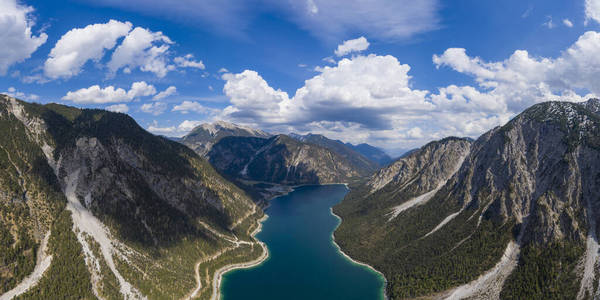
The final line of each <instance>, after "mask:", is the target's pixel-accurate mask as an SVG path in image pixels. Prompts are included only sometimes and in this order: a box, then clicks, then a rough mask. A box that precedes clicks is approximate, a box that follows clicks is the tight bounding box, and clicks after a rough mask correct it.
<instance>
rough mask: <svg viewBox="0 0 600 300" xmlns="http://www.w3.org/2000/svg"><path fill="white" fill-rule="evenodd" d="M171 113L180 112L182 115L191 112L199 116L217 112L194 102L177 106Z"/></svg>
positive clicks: (184, 102)
mask: <svg viewBox="0 0 600 300" xmlns="http://www.w3.org/2000/svg"><path fill="white" fill-rule="evenodd" d="M171 111H176V112H180V113H182V114H187V113H189V112H195V113H199V114H209V113H214V112H215V110H214V109H211V108H208V107H205V106H204V105H202V104H200V103H199V102H194V101H183V102H181V104H178V105H175V106H174V107H173V109H172V110H171Z"/></svg>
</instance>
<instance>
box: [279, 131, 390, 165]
mask: <svg viewBox="0 0 600 300" xmlns="http://www.w3.org/2000/svg"><path fill="white" fill-rule="evenodd" d="M290 137H292V138H294V139H296V140H298V141H301V142H305V143H311V144H315V145H319V146H321V147H324V148H327V149H329V150H331V151H333V152H335V153H337V154H339V155H341V156H342V157H344V158H346V159H347V160H348V161H350V162H351V163H352V164H353V165H355V166H357V167H358V168H361V169H365V170H370V171H372V172H374V171H375V170H377V169H378V168H379V167H380V164H379V162H378V161H375V160H372V159H370V158H369V157H367V156H365V155H363V154H362V153H360V152H359V151H357V150H356V149H355V148H354V146H353V145H352V144H344V143H343V142H341V141H338V140H332V139H329V138H327V137H325V136H323V135H320V134H306V135H298V134H294V133H292V134H290ZM364 145H366V144H364ZM368 147H370V146H368V145H367V147H362V148H363V149H367V148H368ZM373 148H374V147H373ZM374 149H377V148H374Z"/></svg>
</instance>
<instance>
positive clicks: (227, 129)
mask: <svg viewBox="0 0 600 300" xmlns="http://www.w3.org/2000/svg"><path fill="white" fill-rule="evenodd" d="M228 136H243V137H259V138H268V137H271V134H269V133H267V132H264V131H262V130H259V129H254V128H250V127H247V126H242V125H238V124H233V123H229V122H225V121H215V122H213V123H204V124H201V125H199V126H197V127H196V128H194V129H192V131H190V132H189V133H188V134H186V135H185V136H184V137H183V138H182V139H181V142H182V143H183V144H184V145H186V146H188V147H190V148H191V149H192V150H194V151H196V152H197V153H198V154H200V155H206V153H208V151H210V149H211V148H212V146H213V145H214V144H216V143H217V142H218V141H220V140H221V139H222V138H224V137H228Z"/></svg>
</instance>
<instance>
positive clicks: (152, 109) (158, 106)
mask: <svg viewBox="0 0 600 300" xmlns="http://www.w3.org/2000/svg"><path fill="white" fill-rule="evenodd" d="M140 109H141V110H142V111H143V112H145V113H148V114H153V115H155V116H158V115H160V114H162V113H164V112H165V110H167V104H166V103H164V102H153V103H146V104H143V105H142V106H141V107H140Z"/></svg>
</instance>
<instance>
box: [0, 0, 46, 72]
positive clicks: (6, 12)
mask: <svg viewBox="0 0 600 300" xmlns="http://www.w3.org/2000/svg"><path fill="white" fill-rule="evenodd" d="M32 12H33V7H31V6H25V5H21V4H19V3H18V2H17V1H16V0H2V1H0V28H1V33H0V40H1V41H2V46H0V75H6V72H7V71H8V68H10V67H11V66H12V65H14V64H16V63H19V62H22V61H24V60H26V59H28V58H29V57H31V54H32V53H33V52H35V50H37V49H38V48H39V47H40V46H41V45H42V44H44V43H45V42H46V40H47V39H48V35H47V34H46V33H40V34H38V35H37V36H36V35H34V34H33V26H34V25H35V21H34V20H33V18H32V17H31V13H32Z"/></svg>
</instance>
